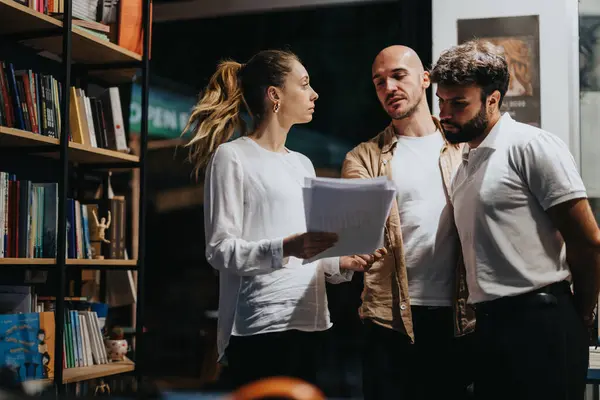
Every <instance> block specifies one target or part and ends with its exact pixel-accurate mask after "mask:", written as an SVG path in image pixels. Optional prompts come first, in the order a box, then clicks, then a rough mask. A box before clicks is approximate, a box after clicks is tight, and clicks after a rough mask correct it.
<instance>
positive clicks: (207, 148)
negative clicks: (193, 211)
mask: <svg viewBox="0 0 600 400" xmlns="http://www.w3.org/2000/svg"><path fill="white" fill-rule="evenodd" d="M241 69H242V64H240V63H238V62H235V61H222V62H221V63H219V65H218V67H217V71H216V72H215V73H214V74H213V76H212V77H211V78H210V81H209V82H208V85H207V87H206V89H205V90H204V93H203V94H202V96H201V97H200V100H199V101H198V103H197V104H196V105H195V106H194V108H193V110H192V114H191V115H190V118H189V120H188V123H187V124H186V126H185V128H184V129H183V133H182V136H183V135H184V134H185V133H186V132H193V137H192V139H191V140H190V141H189V143H187V145H186V146H188V147H189V148H190V149H189V159H190V161H191V162H192V163H193V164H194V173H195V175H196V179H198V173H199V171H201V170H202V169H203V168H204V167H205V165H206V164H207V163H208V161H209V160H210V157H211V156H212V154H213V153H214V151H215V150H216V149H217V147H219V145H220V144H222V143H225V142H227V141H228V140H229V139H230V138H231V136H232V135H233V133H234V132H235V130H236V129H244V125H243V120H242V119H241V117H240V114H239V110H240V105H241V104H242V102H243V95H242V87H241V85H240V79H239V73H240V70H241ZM242 134H243V132H242Z"/></svg>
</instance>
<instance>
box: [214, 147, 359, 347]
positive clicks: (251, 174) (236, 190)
mask: <svg viewBox="0 0 600 400" xmlns="http://www.w3.org/2000/svg"><path fill="white" fill-rule="evenodd" d="M308 176H310V177H314V176H315V170H314V167H313V165H312V163H311V161H310V160H309V159H308V158H307V157H306V156H304V155H302V154H300V153H297V152H293V151H288V152H287V153H277V152H273V151H270V150H267V149H265V148H263V147H261V146H260V145H259V144H258V143H256V142H255V141H254V140H252V139H250V138H248V137H241V138H239V139H235V140H233V141H231V142H228V143H225V144H222V145H221V146H219V147H218V149H217V150H216V152H215V154H214V155H213V157H212V159H211V161H210V163H209V165H208V168H207V170H206V179H205V184H204V229H205V233H206V258H207V260H208V262H209V263H210V264H211V265H212V266H213V267H214V268H215V269H217V270H218V271H219V281H220V287H219V321H218V337H217V345H218V351H219V359H222V357H223V355H224V353H225V349H226V347H227V345H228V343H229V338H230V336H231V335H232V334H233V335H239V336H244V335H255V334H260V333H267V332H278V331H285V330H291V329H297V330H302V331H322V330H326V329H328V328H330V327H331V321H330V318H329V310H328V307H327V295H326V291H325V280H327V281H328V282H331V283H340V282H345V281H349V280H351V279H352V271H343V272H340V269H339V258H337V257H336V258H327V259H322V260H320V261H317V262H313V263H310V264H305V265H302V260H300V259H298V258H295V257H287V258H283V239H284V238H285V237H287V236H289V235H292V234H295V233H303V232H306V221H305V218H304V204H303V197H302V186H303V184H304V178H305V177H308Z"/></svg>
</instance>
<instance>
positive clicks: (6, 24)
mask: <svg viewBox="0 0 600 400" xmlns="http://www.w3.org/2000/svg"><path fill="white" fill-rule="evenodd" d="M62 26H63V25H62V22H61V21H59V20H57V19H55V18H52V17H50V16H48V15H45V14H42V13H40V12H37V11H34V10H32V9H31V8H29V7H27V6H24V5H22V4H19V3H17V2H15V1H13V0H0V35H15V38H16V39H17V40H18V39H19V38H18V35H19V34H23V35H25V34H27V35H30V34H35V33H40V34H41V33H49V32H50V31H52V30H56V31H57V33H55V34H51V35H48V36H46V37H41V38H35V39H24V40H22V43H24V44H26V45H28V46H31V47H33V48H36V49H38V50H41V51H48V52H50V53H53V54H55V55H60V54H61V53H62V35H61V33H60V29H62ZM72 32H73V35H72V42H71V46H72V47H71V49H72V50H71V58H72V60H73V62H74V63H81V64H112V63H119V62H136V61H141V60H142V56H141V55H139V54H137V53H134V52H131V51H129V50H126V49H124V48H122V47H120V46H117V45H116V44H114V43H111V42H109V41H108V40H103V39H100V38H98V37H96V36H94V35H92V34H90V33H88V32H86V31H84V30H82V29H80V28H79V27H76V26H74V27H73V28H72ZM24 37H25V36H24ZM135 72H136V69H132V68H131V67H129V68H126V69H108V70H101V71H95V72H94V73H93V74H92V73H90V75H93V76H97V77H98V78H100V79H102V80H104V81H106V82H107V83H109V84H119V83H124V82H131V81H132V79H133V77H134V75H135Z"/></svg>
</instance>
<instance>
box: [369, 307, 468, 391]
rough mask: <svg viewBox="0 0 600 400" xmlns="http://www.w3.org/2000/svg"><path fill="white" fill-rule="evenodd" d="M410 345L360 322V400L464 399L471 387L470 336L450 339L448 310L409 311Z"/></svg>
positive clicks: (451, 315)
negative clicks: (362, 337)
mask: <svg viewBox="0 0 600 400" xmlns="http://www.w3.org/2000/svg"><path fill="white" fill-rule="evenodd" d="M412 312H413V326H414V333H415V343H414V344H411V343H410V339H409V338H408V336H406V335H405V334H402V333H400V332H396V331H394V330H391V329H387V328H384V327H382V326H380V325H377V324H376V323H374V322H372V321H371V320H365V322H364V328H365V348H364V356H363V393H364V398H365V399H366V400H376V399H377V400H387V399H399V400H404V399H406V400H422V399H432V400H433V399H465V398H467V397H468V389H467V387H468V386H469V385H470V384H471V383H472V382H473V375H472V373H471V368H472V365H473V361H472V357H471V350H470V347H471V342H472V336H473V335H468V336H464V337H459V338H457V337H454V325H453V319H454V313H453V311H452V309H451V308H450V307H439V308H428V307H419V306H414V307H412Z"/></svg>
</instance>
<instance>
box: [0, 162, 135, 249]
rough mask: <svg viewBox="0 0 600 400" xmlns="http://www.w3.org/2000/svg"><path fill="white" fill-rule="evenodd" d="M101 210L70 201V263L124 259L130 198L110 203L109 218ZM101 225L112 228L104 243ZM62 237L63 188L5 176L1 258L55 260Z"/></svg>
mask: <svg viewBox="0 0 600 400" xmlns="http://www.w3.org/2000/svg"><path fill="white" fill-rule="evenodd" d="M99 210H100V207H99V205H98V204H82V203H81V202H80V201H79V200H77V199H71V198H68V199H67V249H66V251H67V254H66V256H67V257H68V258H71V259H92V258H94V256H96V255H100V254H103V255H104V257H105V258H114V259H124V258H125V198H124V197H120V196H116V198H113V199H111V201H110V206H109V210H108V211H110V213H107V216H106V217H105V216H100V215H99V213H100V212H101V211H99ZM98 224H105V225H106V226H107V228H106V231H105V237H104V240H103V238H102V237H100V236H99V235H100V232H99V230H98ZM57 231H58V184H57V183H46V182H43V183H37V182H32V181H30V180H27V179H18V178H17V176H16V175H15V174H10V173H7V172H0V233H1V234H0V258H55V257H56V237H57ZM103 243H105V248H106V250H103V248H102V244H103Z"/></svg>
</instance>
